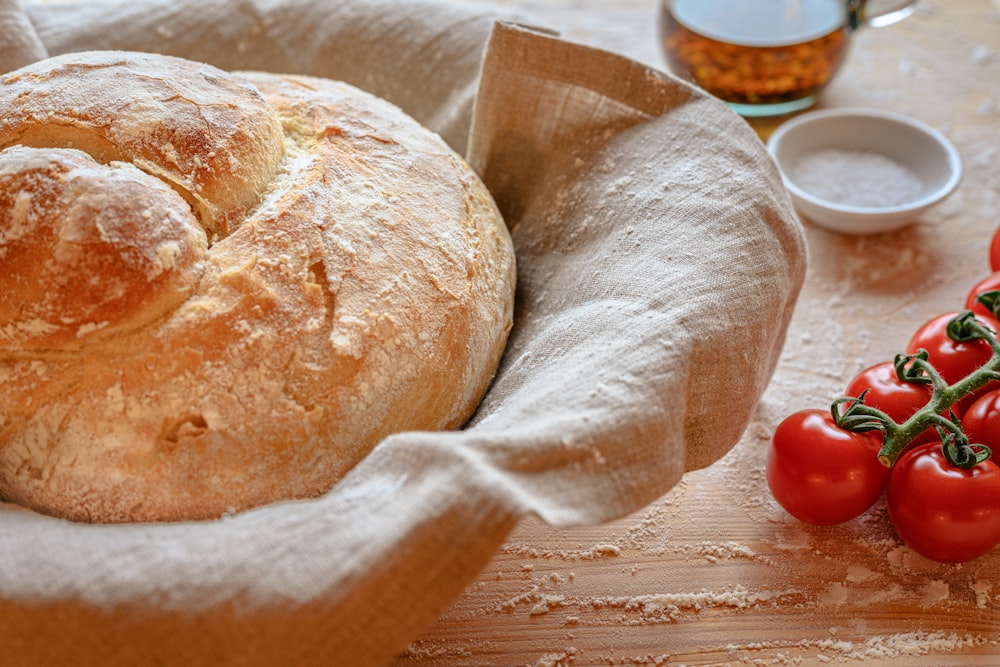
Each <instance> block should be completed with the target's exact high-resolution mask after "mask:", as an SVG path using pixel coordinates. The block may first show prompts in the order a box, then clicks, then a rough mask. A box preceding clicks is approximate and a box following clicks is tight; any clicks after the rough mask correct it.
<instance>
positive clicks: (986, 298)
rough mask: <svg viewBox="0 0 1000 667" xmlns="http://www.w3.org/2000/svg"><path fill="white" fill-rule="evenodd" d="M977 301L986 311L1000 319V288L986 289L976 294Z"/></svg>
mask: <svg viewBox="0 0 1000 667" xmlns="http://www.w3.org/2000/svg"><path fill="white" fill-rule="evenodd" d="M976 303H978V304H979V305H981V306H982V307H983V308H984V309H986V312H987V313H989V314H990V315H992V316H993V317H996V318H997V319H1000V290H995V289H992V290H986V291H985V292H980V293H979V294H977V295H976Z"/></svg>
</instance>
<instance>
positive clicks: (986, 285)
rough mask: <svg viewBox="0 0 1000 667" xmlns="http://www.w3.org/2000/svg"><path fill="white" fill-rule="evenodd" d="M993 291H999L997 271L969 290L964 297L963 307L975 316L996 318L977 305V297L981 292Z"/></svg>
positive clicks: (980, 305) (998, 272) (979, 304)
mask: <svg viewBox="0 0 1000 667" xmlns="http://www.w3.org/2000/svg"><path fill="white" fill-rule="evenodd" d="M994 290H1000V271H997V272H995V273H993V274H991V275H989V276H987V277H986V278H983V279H982V280H980V281H979V282H978V283H976V286H975V287H973V288H972V289H971V290H969V294H968V295H967V296H966V297H965V307H966V308H968V309H969V310H971V311H972V312H974V313H975V314H976V315H977V316H980V315H985V316H986V317H992V318H996V315H994V314H993V313H992V312H991V311H990V310H989V309H987V308H986V306H984V305H983V304H981V303H979V301H978V299H977V297H978V296H979V294H980V293H981V292H990V291H994Z"/></svg>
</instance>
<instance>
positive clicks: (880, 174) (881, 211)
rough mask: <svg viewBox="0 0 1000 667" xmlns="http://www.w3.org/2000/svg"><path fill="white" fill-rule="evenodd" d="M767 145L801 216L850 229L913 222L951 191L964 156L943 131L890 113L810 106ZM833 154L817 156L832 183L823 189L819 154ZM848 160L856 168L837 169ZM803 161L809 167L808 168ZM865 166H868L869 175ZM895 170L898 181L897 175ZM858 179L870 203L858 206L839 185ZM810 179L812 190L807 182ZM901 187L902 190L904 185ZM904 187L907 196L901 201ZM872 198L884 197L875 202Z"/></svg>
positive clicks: (894, 226) (863, 231)
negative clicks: (840, 170) (814, 109)
mask: <svg viewBox="0 0 1000 667" xmlns="http://www.w3.org/2000/svg"><path fill="white" fill-rule="evenodd" d="M767 147H768V150H769V151H770V153H771V155H772V156H773V157H774V159H775V162H777V164H778V167H779V168H780V169H781V173H782V177H783V178H784V181H785V186H786V188H787V189H788V192H789V194H790V195H791V198H792V202H793V203H794V204H795V207H796V209H798V211H799V213H801V214H802V215H803V216H805V217H807V218H809V219H810V220H812V221H813V222H815V223H816V224H818V225H821V226H823V227H826V228H828V229H832V230H834V231H838V232H845V233H849V234H874V233H878V232H887V231H891V230H894V229H899V228H901V227H904V226H906V225H908V224H910V223H912V222H915V221H917V219H918V218H919V217H920V215H921V214H922V213H923V212H924V211H926V210H927V209H928V208H930V207H931V206H933V205H935V204H937V203H938V202H940V201H941V200H943V199H944V198H945V197H947V196H948V195H949V194H951V193H952V192H953V191H954V190H955V188H956V187H957V186H958V182H959V180H961V177H962V161H961V158H960V157H959V155H958V151H957V150H955V147H954V146H953V145H952V144H951V142H949V141H948V140H947V139H946V138H945V137H944V135H942V134H941V133H940V132H938V131H937V130H935V129H934V128H932V127H930V126H929V125H927V124H925V123H922V122H920V121H918V120H915V119H913V118H910V117H908V116H904V115H902V114H898V113H893V112H889V111H879V110H873V109H827V110H822V111H812V112H809V113H806V114H803V115H801V116H797V117H795V118H792V119H791V120H789V121H787V122H786V123H784V124H783V125H781V126H779V127H778V129H777V130H775V131H774V133H773V134H772V135H771V137H770V138H769V139H768V142H767ZM817 154H819V155H817ZM830 156H832V157H835V158H836V159H833V160H828V161H827V160H819V161H820V162H829V164H828V165H826V166H828V167H829V172H830V173H829V179H828V183H827V184H826V185H828V186H829V187H824V186H823V184H822V183H819V184H817V180H820V181H822V180H823V179H822V178H819V179H818V177H821V176H823V174H820V173H818V172H817V171H816V169H815V166H816V163H817V158H821V157H822V158H825V157H830ZM852 159H856V160H857V161H856V164H853V165H852V167H857V169H853V168H852V169H851V173H850V175H845V174H843V173H841V172H839V171H838V169H846V168H848V164H849V163H850V160H852ZM872 160H880V161H881V162H882V163H883V164H881V167H895V168H897V171H898V170H899V169H901V170H903V172H905V173H903V174H898V173H895V172H892V171H889V172H887V171H885V170H884V169H879V170H875V169H874V167H875V166H879V165H873V164H871V162H872ZM887 161H891V163H887ZM807 162H808V164H809V165H810V166H811V167H812V170H811V171H810V172H808V173H806V172H805V168H806V167H805V165H806V164H807ZM834 162H836V165H835V164H834ZM866 168H869V169H870V171H869V172H868V173H867V174H865V171H864V170H865V169H866ZM900 175H902V176H903V177H904V178H902V180H900V179H899V178H897V177H898V176H900ZM890 177H891V178H890ZM856 178H863V180H864V186H865V187H864V188H857V189H858V190H866V191H867V192H859V193H858V195H857V197H861V195H864V197H863V198H864V199H866V200H867V201H864V202H863V203H858V201H856V200H855V195H847V196H845V195H844V194H843V190H845V187H843V186H847V185H850V183H851V181H852V180H853V179H856ZM838 180H839V185H838ZM917 181H919V182H917ZM807 183H809V186H808V187H810V188H812V189H811V190H810V189H807V187H805V185H806V184H807ZM818 185H819V187H817V186H818ZM904 185H905V186H907V187H901V186H904ZM897 186H900V187H897ZM879 188H881V190H879ZM846 189H850V188H846ZM904 191H907V192H908V196H907V197H905V200H902V199H903V198H902V197H901V195H902V193H903V192H904ZM879 192H881V194H878V193H879ZM872 195H876V199H878V198H879V197H882V200H883V201H876V202H872V201H871V199H872ZM897 199H899V201H897Z"/></svg>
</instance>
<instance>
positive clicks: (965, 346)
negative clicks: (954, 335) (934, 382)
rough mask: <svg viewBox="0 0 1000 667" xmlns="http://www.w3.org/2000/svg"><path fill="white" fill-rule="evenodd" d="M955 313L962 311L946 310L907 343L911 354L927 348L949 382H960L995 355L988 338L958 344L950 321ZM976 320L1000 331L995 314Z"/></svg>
mask: <svg viewBox="0 0 1000 667" xmlns="http://www.w3.org/2000/svg"><path fill="white" fill-rule="evenodd" d="M955 315H958V313H945V314H943V315H938V316H937V317H935V318H933V319H931V320H929V321H928V322H926V323H925V324H924V325H923V326H921V327H920V328H919V329H917V331H916V333H914V334H913V337H912V338H910V341H909V343H907V345H906V353H907V354H914V353H916V351H917V350H918V349H920V348H924V349H926V350H927V360H928V361H929V362H930V363H931V365H932V366H934V368H935V369H936V370H937V372H938V373H940V374H941V377H942V378H944V381H945V382H947V383H948V384H954V383H956V382H958V381H959V380H961V379H962V378H964V377H966V376H967V375H969V374H970V373H971V372H972V371H974V370H976V369H977V368H979V367H980V366H982V365H983V364H985V363H986V362H987V361H989V360H990V358H991V357H992V356H993V349H992V348H991V347H990V344H989V343H987V342H986V341H985V340H973V341H969V342H964V343H958V342H955V341H953V340H952V339H951V338H950V337H949V336H948V330H947V329H948V321H949V320H951V318H953V317H954V316H955ZM976 319H977V320H979V321H980V322H981V323H983V324H985V325H986V326H988V327H990V328H992V329H993V330H994V331H1000V322H997V320H995V319H993V318H992V317H986V316H983V315H977V316H976Z"/></svg>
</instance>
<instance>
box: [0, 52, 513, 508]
mask: <svg viewBox="0 0 1000 667" xmlns="http://www.w3.org/2000/svg"><path fill="white" fill-rule="evenodd" d="M32 82H33V85H32ZM40 90H41V91H44V94H43V93H42V92H39V91H40ZM57 90H59V91H62V92H59V93H58V94H55V93H54V91H57ZM67 91H68V92H67ZM100 91H106V94H107V98H105V99H106V100H108V101H106V102H105V103H103V104H102V103H100V102H93V103H92V104H90V105H84V104H82V103H81V99H82V97H81V96H82V95H87V96H89V95H91V94H94V95H96V94H98V92H100ZM226 100H229V101H228V102H227V101H226ZM234 100H235V101H234ZM46 105H52V108H49V109H47V108H46ZM171 105H173V106H171ZM178 105H179V106H178ZM0 107H2V108H5V109H8V108H10V109H14V113H13V114H8V113H5V114H4V120H3V121H2V122H0V147H5V146H11V147H10V148H6V149H5V150H4V151H3V152H0V263H2V264H3V266H4V268H3V271H0V274H6V273H7V271H8V269H7V267H8V266H14V259H10V261H8V258H17V259H16V266H17V272H15V273H11V274H10V275H11V276H13V277H8V276H7V275H3V277H0V282H2V281H7V282H6V283H4V284H0V290H3V295H7V294H8V293H9V294H11V295H12V296H11V297H10V298H7V297H6V296H0V498H5V499H7V500H10V501H13V502H17V503H20V504H22V505H25V506H27V507H31V508H33V509H36V510H39V511H43V512H47V513H51V514H56V515H58V516H64V517H68V518H71V519H76V520H87V521H143V520H178V519H203V518H210V517H216V516H219V515H221V514H223V513H226V512H231V511H238V510H242V509H246V508H249V507H253V506H257V505H260V504H263V503H267V502H271V501H274V500H278V499H285V498H303V497H309V496H314V495H316V494H319V493H322V492H324V491H325V490H327V489H328V488H329V487H330V486H331V485H332V484H333V483H334V482H335V481H336V480H337V479H339V478H340V477H341V476H342V475H343V474H344V473H345V472H346V471H347V470H349V469H350V468H351V467H353V466H354V465H355V464H356V463H357V461H359V460H360V459H361V458H362V457H363V456H364V455H365V454H366V453H367V452H368V451H369V450H370V449H371V447H373V446H374V445H375V444H376V443H377V442H378V441H379V440H381V439H382V438H383V437H385V436H386V435H388V434H390V433H393V432H398V431H401V430H414V429H416V430H424V429H442V428H456V427H458V426H460V425H461V424H462V423H464V422H465V421H466V420H467V419H468V417H469V416H470V415H471V412H472V411H473V410H474V408H475V406H476V405H477V404H478V402H479V400H480V398H481V396H482V394H483V393H484V392H485V390H486V388H487V385H488V383H489V381H490V379H491V377H492V374H493V372H494V370H495V368H496V365H497V364H498V362H499V358H500V355H501V354H502V351H503V346H504V343H505V341H506V336H507V332H508V330H509V327H510V323H511V310H512V301H513V285H514V261H513V251H512V247H511V243H510V239H509V237H508V235H507V232H506V229H505V227H504V226H503V222H502V220H501V219H500V217H499V214H498V213H497V211H496V208H495V206H494V204H493V202H492V199H491V198H490V196H489V194H488V192H487V191H486V190H485V188H484V186H483V185H482V183H481V182H480V181H479V180H478V178H476V177H475V175H474V174H473V173H472V172H471V170H470V169H469V168H468V166H467V165H466V164H465V163H464V162H463V161H462V160H461V158H459V157H458V156H457V155H455V154H454V153H453V152H452V151H451V150H450V149H448V148H447V146H446V145H445V144H444V143H443V142H442V141H441V140H440V139H439V138H438V137H436V136H435V135H433V134H432V133H431V132H429V131H427V130H425V129H423V128H421V127H419V126H418V125H416V123H415V122H414V121H412V120H411V119H409V118H408V117H406V116H405V115H404V114H402V113H401V112H400V111H399V110H398V109H396V108H395V107H392V106H391V105H389V104H387V103H385V102H383V101H381V100H378V99H376V98H374V97H372V96H370V95H367V94H365V93H362V92H361V91H358V90H356V89H354V88H351V87H349V86H347V85H344V84H340V83H336V82H331V81H325V80H319V79H313V78H307V77H294V76H276V75H269V74H262V73H239V74H235V75H229V74H225V73H222V72H220V71H218V70H215V69H214V68H210V67H207V66H205V65H200V64H194V63H189V62H187V61H181V60H178V59H175V58H167V57H162V56H150V55H140V54H130V53H120V52H114V53H88V54H74V55H72V56H67V57H62V58H59V59H53V60H52V61H45V62H43V63H40V64H37V65H34V66H32V67H30V68H26V69H25V70H20V71H18V72H14V73H12V74H9V75H7V76H6V78H5V79H4V80H3V81H2V82H0ZM174 107H176V108H174ZM110 109H116V110H117V115H115V114H113V113H111V112H110V111H109V110H110ZM233 114H235V115H233ZM123 116H124V117H123ZM137 117H141V118H139V119H138V120H137V119H136V118H137ZM175 123H176V124H178V125H179V126H180V127H175V126H174V125H175ZM198 123H201V127H202V128H203V134H204V135H205V136H204V137H201V138H199V139H197V140H195V135H196V134H197V133H195V132H193V130H192V128H193V127H194V126H195V125H197V124H198ZM67 137H69V138H70V141H69V142H68V143H69V144H70V148H72V149H74V150H67V149H66V148H59V149H56V150H53V149H50V148H49V147H50V146H51V145H52V144H61V145H66V144H67V141H66V139H67ZM95 137H96V139H95ZM274 137H277V143H275V141H274ZM167 143H169V144H170V147H169V148H165V145H166V144H167ZM18 144H21V145H22V146H16V145H18ZM25 144H33V145H36V146H43V147H45V148H44V150H43V149H41V148H29V147H24V146H23V145H25ZM15 146H16V147H15ZM80 151H83V152H80ZM85 153H89V155H90V156H92V158H93V159H92V158H91V157H90V156H88V155H87V154H85ZM118 161H123V162H128V163H131V164H119V163H118ZM133 165H134V166H133ZM66 182H68V183H69V184H70V187H69V188H68V189H62V190H59V189H58V188H56V187H55V186H56V184H60V183H66ZM125 182H127V184H123V183H125ZM168 186H169V187H168ZM74 188H75V189H74ZM81 192H85V193H89V194H87V196H83V195H81V194H80V193H81ZM24 193H29V194H28V195H26V194H24ZM46 193H48V194H46ZM94 193H102V194H94ZM139 193H142V196H140V194H139ZM147 193H148V194H149V195H150V196H146V194H147ZM88 197H89V200H90V201H91V202H97V203H96V204H94V203H92V204H81V202H86V201H87V200H88ZM188 204H189V205H190V206H188ZM81 206H84V208H81ZM86 206H90V207H91V208H89V209H88V208H86ZM57 210H58V211H60V212H59V213H55V212H54V211H57ZM73 211H75V212H76V213H73ZM81 211H82V213H81ZM50 213H51V215H49V214H50ZM77 214H78V215H77ZM74 215H76V217H75V218H74V217H73V216H74ZM68 219H69V220H74V219H75V220H76V221H77V222H76V223H74V224H69V223H67V222H66V220H68ZM102 220H104V222H100V221H102ZM108 220H110V221H111V222H107V221H108ZM88 221H90V222H89V223H88ZM28 222H30V223H31V224H28ZM88 224H89V226H88ZM17 230H21V231H17ZM15 232H16V233H15ZM73 234H75V235H76V236H73ZM78 237H79V238H84V239H85V243H83V244H81V243H80V242H78V240H77V238H78ZM59 248H63V251H59ZM67 249H69V250H72V251H73V252H69V250H67ZM28 259H31V262H30V264H31V265H32V266H34V267H41V268H34V269H32V268H25V267H27V266H29V263H28ZM8 288H9V290H10V291H8Z"/></svg>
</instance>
